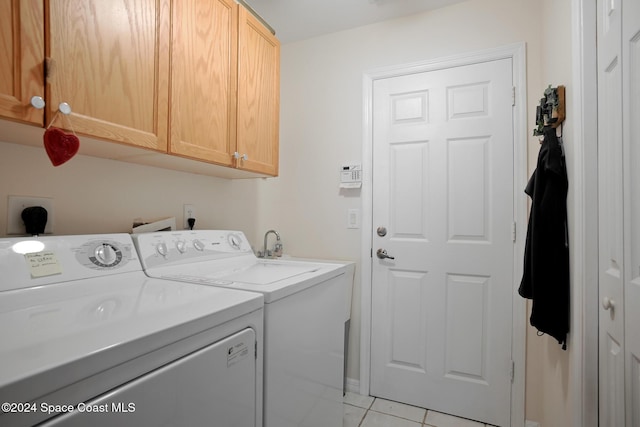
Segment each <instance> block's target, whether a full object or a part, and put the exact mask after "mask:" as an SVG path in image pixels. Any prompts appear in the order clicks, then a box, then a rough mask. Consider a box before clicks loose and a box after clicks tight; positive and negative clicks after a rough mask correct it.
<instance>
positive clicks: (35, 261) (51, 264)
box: [24, 251, 62, 279]
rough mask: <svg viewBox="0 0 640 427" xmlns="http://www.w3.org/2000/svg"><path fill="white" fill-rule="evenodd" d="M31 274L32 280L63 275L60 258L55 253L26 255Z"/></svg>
mask: <svg viewBox="0 0 640 427" xmlns="http://www.w3.org/2000/svg"><path fill="white" fill-rule="evenodd" d="M24 258H25V259H26V260H27V265H28V266H29V272H30V273H31V277H32V278H34V279H35V278H37V277H46V276H53V275H54V274H62V267H61V266H60V263H59V262H58V257H57V256H56V254H55V253H54V252H51V251H49V252H38V253H33V254H25V255H24Z"/></svg>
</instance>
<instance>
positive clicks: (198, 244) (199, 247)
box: [193, 239, 205, 252]
mask: <svg viewBox="0 0 640 427" xmlns="http://www.w3.org/2000/svg"><path fill="white" fill-rule="evenodd" d="M193 247H194V248H196V250H198V251H200V252H202V251H204V248H205V246H204V243H202V240H199V239H195V240H194V241H193Z"/></svg>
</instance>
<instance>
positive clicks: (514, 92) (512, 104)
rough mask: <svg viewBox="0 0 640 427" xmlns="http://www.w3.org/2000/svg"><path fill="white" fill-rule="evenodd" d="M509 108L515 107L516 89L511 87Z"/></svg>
mask: <svg viewBox="0 0 640 427" xmlns="http://www.w3.org/2000/svg"><path fill="white" fill-rule="evenodd" d="M511 106H512V107H515V106H516V87H515V86H511Z"/></svg>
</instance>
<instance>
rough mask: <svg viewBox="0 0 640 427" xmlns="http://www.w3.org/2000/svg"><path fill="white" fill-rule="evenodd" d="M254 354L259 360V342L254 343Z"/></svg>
mask: <svg viewBox="0 0 640 427" xmlns="http://www.w3.org/2000/svg"><path fill="white" fill-rule="evenodd" d="M253 354H254V355H255V358H256V359H258V341H256V342H255V343H254V346H253Z"/></svg>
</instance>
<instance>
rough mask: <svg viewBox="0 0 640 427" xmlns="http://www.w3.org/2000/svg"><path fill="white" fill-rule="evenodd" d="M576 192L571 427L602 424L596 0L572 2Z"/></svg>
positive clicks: (572, 238) (573, 177) (571, 202)
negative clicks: (600, 398) (600, 405)
mask: <svg viewBox="0 0 640 427" xmlns="http://www.w3.org/2000/svg"><path fill="white" fill-rule="evenodd" d="M571 15H572V16H571V27H572V34H571V56H572V58H571V61H572V67H573V75H572V79H573V87H574V90H573V91H572V93H573V96H572V97H571V101H570V104H569V108H571V110H573V114H572V116H573V117H572V118H571V124H572V126H571V127H572V133H573V135H572V136H573V141H575V143H574V144H572V145H573V147H572V150H573V157H574V159H575V160H574V162H573V171H572V172H571V175H570V177H569V179H570V180H572V182H573V184H572V186H573V188H574V190H573V191H572V192H571V193H572V196H570V197H573V200H571V198H570V199H568V200H567V201H568V203H569V206H568V208H569V209H573V215H572V218H571V220H572V222H573V223H574V225H573V227H572V231H573V233H572V235H571V236H569V238H570V241H569V245H570V247H571V248H572V249H571V250H572V255H571V258H572V261H571V263H572V265H571V275H572V278H571V282H572V286H571V332H570V333H569V347H570V351H571V352H572V356H571V361H570V363H571V372H572V375H571V377H572V379H571V384H570V387H571V389H572V397H573V399H572V402H571V403H572V405H573V410H572V411H571V412H572V415H573V426H574V427H597V425H598V404H599V403H598V377H599V373H598V369H599V368H598V357H599V356H598V311H599V301H598V299H599V297H598V233H597V231H596V232H594V230H598V124H597V123H598V106H597V100H598V96H597V93H598V70H597V49H596V47H597V43H596V23H597V16H596V15H597V5H596V2H595V0H572V1H571ZM594 331H595V332H594Z"/></svg>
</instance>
